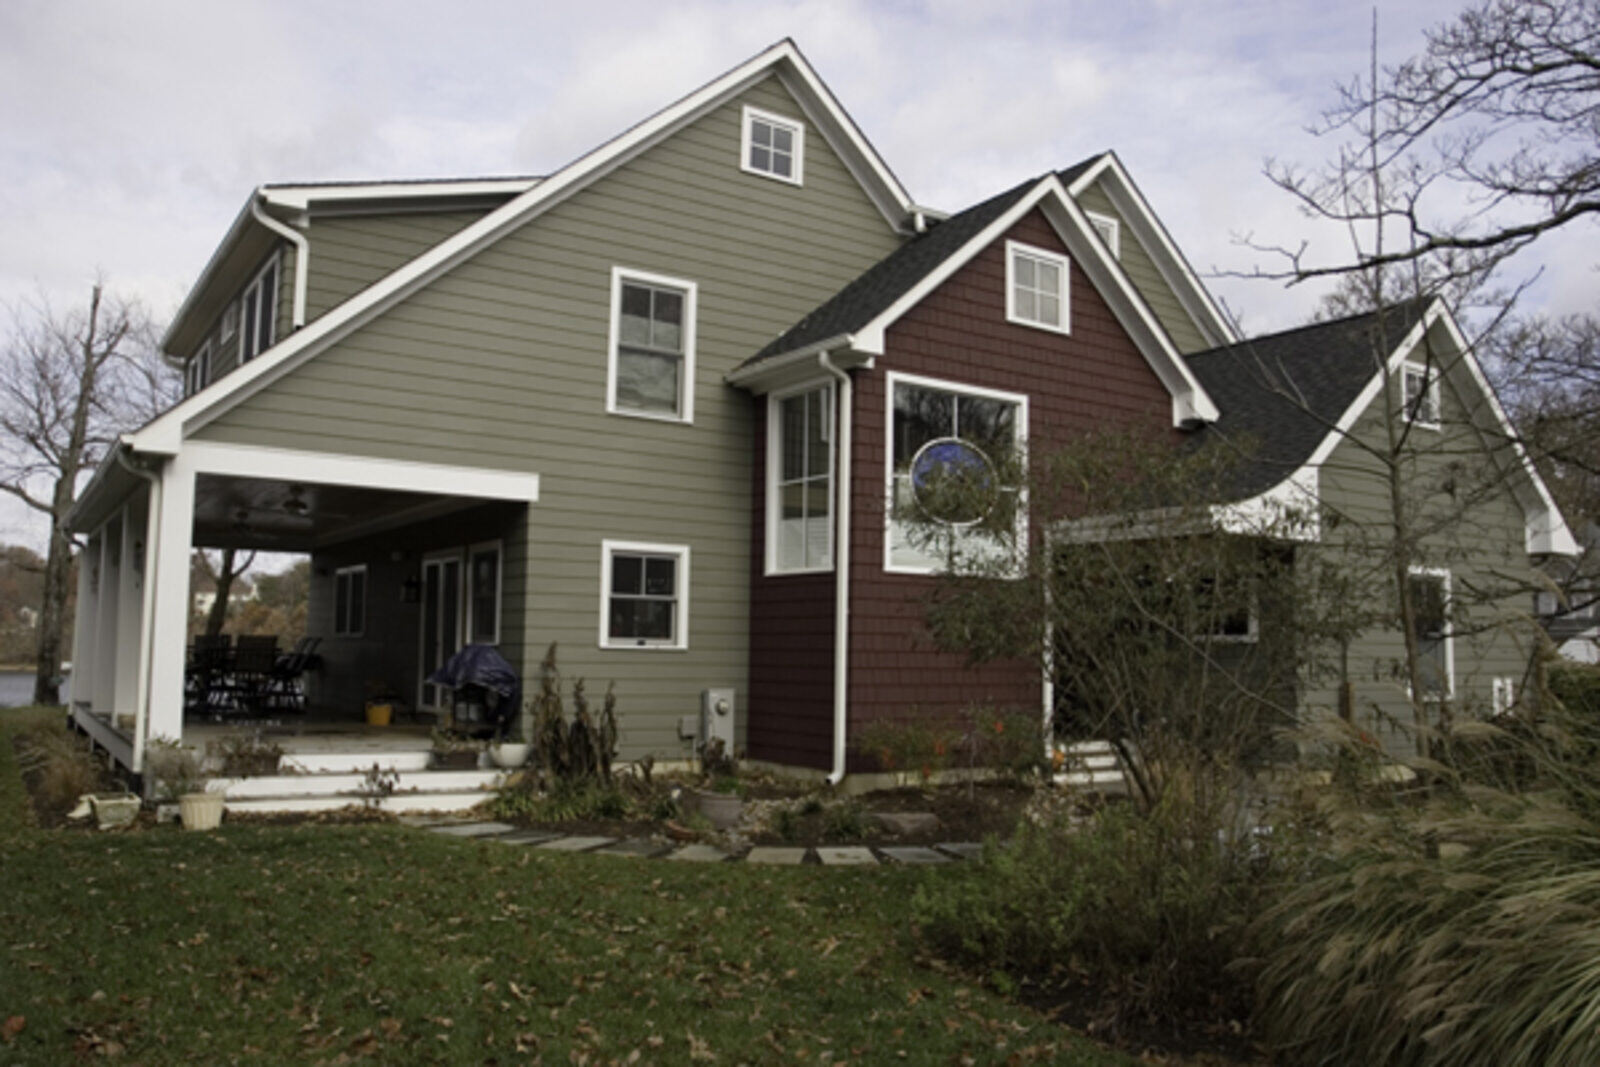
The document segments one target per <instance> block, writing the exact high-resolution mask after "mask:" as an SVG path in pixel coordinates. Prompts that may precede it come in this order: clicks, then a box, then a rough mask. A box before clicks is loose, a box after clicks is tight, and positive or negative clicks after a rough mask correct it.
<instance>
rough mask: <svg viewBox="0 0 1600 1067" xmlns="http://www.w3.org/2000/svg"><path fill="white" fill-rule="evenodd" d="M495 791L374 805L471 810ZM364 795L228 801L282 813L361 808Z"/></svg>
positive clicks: (412, 796) (382, 800) (399, 797)
mask: <svg viewBox="0 0 1600 1067" xmlns="http://www.w3.org/2000/svg"><path fill="white" fill-rule="evenodd" d="M491 795H492V794H490V793H487V792H484V791H483V790H470V791H466V792H453V793H452V792H441V793H391V794H389V795H388V796H386V797H377V798H374V799H373V802H372V804H371V805H370V806H371V807H373V808H376V809H377V810H379V811H390V812H396V813H403V812H424V811H440V812H451V811H468V810H470V809H472V808H475V807H477V806H478V805H479V804H482V803H483V802H484V801H485V800H488V799H489V797H490V796H491ZM361 806H362V798H361V797H359V796H356V795H354V794H349V793H335V794H332V795H322V796H317V795H311V794H299V795H295V796H280V797H246V798H241V799H238V800H231V799H230V800H228V801H226V802H225V803H224V804H223V808H224V810H226V811H232V812H239V813H241V814H277V813H280V812H309V811H338V810H339V809H340V808H348V807H361Z"/></svg>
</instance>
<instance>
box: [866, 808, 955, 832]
mask: <svg viewBox="0 0 1600 1067" xmlns="http://www.w3.org/2000/svg"><path fill="white" fill-rule="evenodd" d="M868 817H869V818H870V819H871V820H872V821H873V822H875V823H877V824H878V825H879V826H881V827H883V828H884V829H885V830H887V831H889V832H890V833H891V834H925V833H928V832H930V831H933V830H937V829H938V828H939V816H937V815H935V814H934V813H933V812H931V811H875V812H873V813H872V814H871V815H870V816H868Z"/></svg>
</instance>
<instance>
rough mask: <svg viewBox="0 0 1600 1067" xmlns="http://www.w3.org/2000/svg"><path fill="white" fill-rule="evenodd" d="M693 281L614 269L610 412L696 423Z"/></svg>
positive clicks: (608, 378) (608, 389)
mask: <svg viewBox="0 0 1600 1067" xmlns="http://www.w3.org/2000/svg"><path fill="white" fill-rule="evenodd" d="M696 294H697V288H696V286H695V283H694V282H688V281H684V280H683V279H681V278H668V277H665V276H663V275H659V274H648V273H646V272H644V271H636V270H628V269H626V268H623V267H613V268H611V343H610V355H609V357H608V368H607V373H606V410H607V411H609V412H611V413H613V414H616V415H638V416H642V417H644V418H651V419H664V420H667V421H671V422H693V421H694V333H695V300H696Z"/></svg>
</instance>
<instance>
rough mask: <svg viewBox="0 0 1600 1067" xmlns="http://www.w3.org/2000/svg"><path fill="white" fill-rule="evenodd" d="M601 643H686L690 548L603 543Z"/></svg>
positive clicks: (684, 645)
mask: <svg viewBox="0 0 1600 1067" xmlns="http://www.w3.org/2000/svg"><path fill="white" fill-rule="evenodd" d="M600 647H601V648H662V649H683V648H688V647H689V547H688V546H687V545H659V544H644V543H640V542H633V541H604V542H602V543H601V561H600Z"/></svg>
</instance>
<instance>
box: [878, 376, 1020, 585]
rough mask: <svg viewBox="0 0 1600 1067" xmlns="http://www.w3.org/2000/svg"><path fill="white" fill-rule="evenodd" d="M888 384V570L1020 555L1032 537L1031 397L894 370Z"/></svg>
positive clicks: (936, 568) (931, 568) (926, 569)
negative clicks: (1028, 472)
mask: <svg viewBox="0 0 1600 1067" xmlns="http://www.w3.org/2000/svg"><path fill="white" fill-rule="evenodd" d="M886 392H887V393H888V397H887V403H888V411H887V413H886V415H885V425H887V426H888V427H889V428H890V447H889V448H887V449H885V456H884V463H885V472H884V476H885V482H886V490H887V495H888V507H887V508H886V512H887V514H886V523H887V529H886V536H885V537H884V570H886V571H891V572H895V573H901V574H934V573H938V572H940V571H942V570H945V569H946V568H947V567H948V566H949V564H950V562H951V561H952V560H956V559H958V558H965V559H966V560H968V561H969V562H975V561H977V560H980V559H982V560H999V559H1003V558H1012V559H1014V558H1016V555H1017V551H1018V550H1019V549H1020V548H1021V546H1022V545H1023V544H1024V543H1025V541H1026V539H1027V514H1026V512H1027V506H1026V505H1027V502H1026V499H1025V494H1024V493H1023V491H1022V488H1021V481H1022V468H1023V460H1024V452H1025V449H1026V444H1027V433H1028V398H1027V396H1025V395H1023V394H1021V393H1007V392H1002V391H1000V390H997V389H985V388H982V387H979V386H974V385H961V384H957V383H954V382H947V381H942V380H939V379H936V378H924V377H921V376H919V375H912V374H898V373H895V372H894V371H890V372H889V375H888V389H887V390H886ZM952 486H953V487H954V490H955V491H954V492H953V493H951V492H948V489H950V488H951V487H952ZM930 511H932V512H934V514H930Z"/></svg>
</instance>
